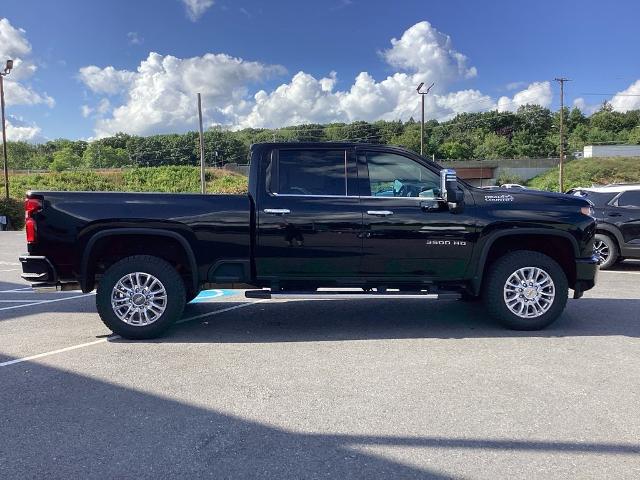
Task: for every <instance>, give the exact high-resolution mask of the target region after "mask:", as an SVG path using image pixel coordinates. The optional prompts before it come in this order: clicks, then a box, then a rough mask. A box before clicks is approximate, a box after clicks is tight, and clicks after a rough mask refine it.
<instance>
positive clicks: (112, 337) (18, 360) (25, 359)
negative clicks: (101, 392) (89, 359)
mask: <svg viewBox="0 0 640 480" xmlns="http://www.w3.org/2000/svg"><path fill="white" fill-rule="evenodd" d="M261 302H264V300H256V301H255V302H247V303H241V304H240V305H234V306H233V307H227V308H221V309H220V310H214V311H213V312H207V313H202V314H200V315H194V316H193V317H187V318H183V319H182V320H179V321H178V322H176V324H178V323H185V322H188V321H190V320H197V319H198V318H204V317H210V316H212V315H219V314H221V313H225V312H229V311H231V310H237V309H239V308H244V307H248V306H250V305H255V304H256V303H261ZM119 338H122V337H121V336H120V335H110V336H108V337H105V338H101V339H100V340H94V341H93V342H87V343H80V344H78V345H72V346H70V347H65V348H59V349H58V350H51V351H50V352H44V353H38V354H37V355H31V356H29V357H22V358H15V359H13V360H8V361H6V362H2V363H0V367H8V366H9V365H15V364H16V363H22V362H28V361H30V360H35V359H37V358H42V357H48V356H50V355H56V354H58V353H64V352H69V351H71V350H77V349H79V348H84V347H90V346H91V345H98V344H99V343H105V342H108V341H109V340H117V339H119Z"/></svg>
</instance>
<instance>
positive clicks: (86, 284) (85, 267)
mask: <svg viewBox="0 0 640 480" xmlns="http://www.w3.org/2000/svg"><path fill="white" fill-rule="evenodd" d="M123 236H131V237H139V236H144V237H157V238H163V239H171V240H172V241H175V242H177V243H178V244H179V245H180V246H181V248H182V253H183V254H184V256H185V258H186V261H187V263H188V268H189V270H190V273H191V277H192V284H191V285H190V287H191V288H192V289H193V290H194V291H197V290H198V286H199V275H198V264H197V262H196V257H195V254H194V253H193V249H192V248H191V245H190V244H189V242H188V240H187V239H186V238H185V237H184V236H183V235H180V234H179V233H177V232H174V231H171V230H165V229H155V228H111V229H107V230H101V231H99V232H97V233H95V234H94V235H92V236H91V237H90V238H89V240H88V241H87V243H86V245H85V248H84V250H83V253H82V259H81V263H80V286H81V288H82V291H83V292H85V293H87V292H90V291H92V290H93V288H94V285H95V273H96V272H95V262H93V263H92V258H93V256H92V254H93V252H94V250H95V248H96V246H97V245H98V244H99V242H101V241H102V240H104V239H106V238H109V237H123Z"/></svg>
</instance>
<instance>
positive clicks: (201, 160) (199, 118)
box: [198, 93, 205, 195]
mask: <svg viewBox="0 0 640 480" xmlns="http://www.w3.org/2000/svg"><path fill="white" fill-rule="evenodd" d="M198 125H199V129H200V193H201V194H203V195H204V194H205V174H204V133H203V131H202V99H201V97H200V94H199V93H198Z"/></svg>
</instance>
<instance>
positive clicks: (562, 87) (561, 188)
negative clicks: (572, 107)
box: [554, 77, 571, 193]
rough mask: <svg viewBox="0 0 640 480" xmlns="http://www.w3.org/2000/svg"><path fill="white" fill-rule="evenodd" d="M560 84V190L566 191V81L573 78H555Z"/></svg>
mask: <svg viewBox="0 0 640 480" xmlns="http://www.w3.org/2000/svg"><path fill="white" fill-rule="evenodd" d="M554 80H555V81H556V82H558V83H559V84H560V164H559V165H558V167H559V168H558V170H559V178H558V191H559V192H560V193H562V192H564V82H570V81H571V80H570V79H568V78H564V77H559V78H555V79H554Z"/></svg>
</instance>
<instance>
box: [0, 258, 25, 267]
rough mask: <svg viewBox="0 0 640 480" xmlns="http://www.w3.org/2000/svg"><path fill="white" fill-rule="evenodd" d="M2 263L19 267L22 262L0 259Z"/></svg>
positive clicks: (0, 263)
mask: <svg viewBox="0 0 640 480" xmlns="http://www.w3.org/2000/svg"><path fill="white" fill-rule="evenodd" d="M0 265H11V266H16V267H19V266H20V263H19V262H4V261H2V260H0Z"/></svg>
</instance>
